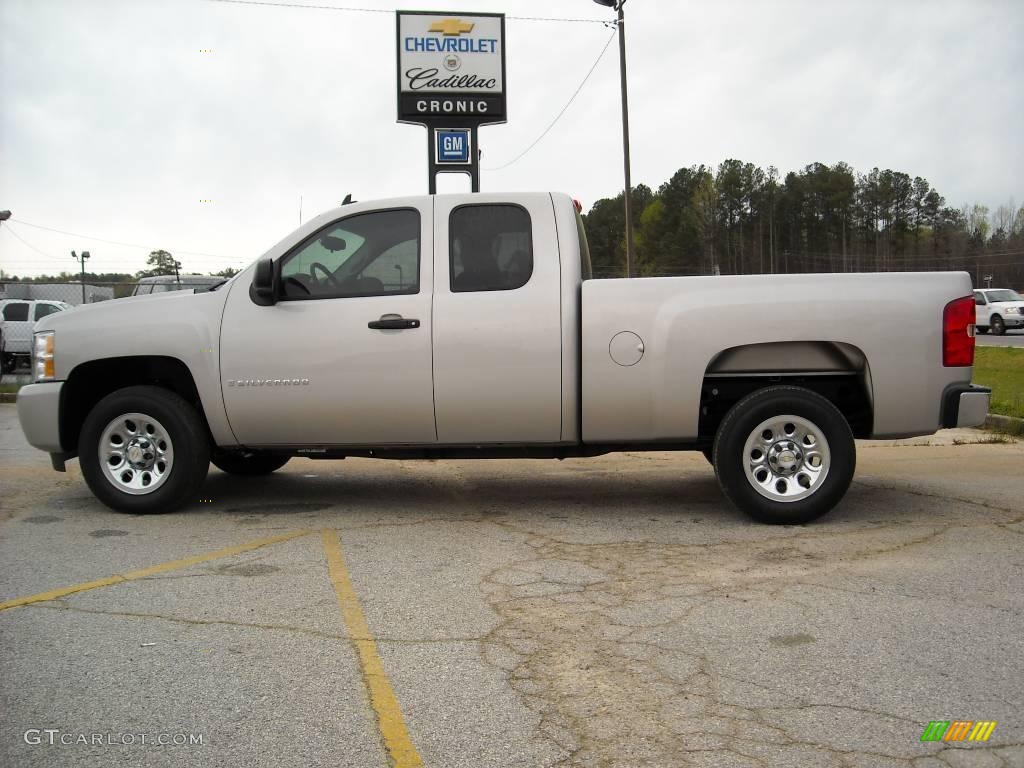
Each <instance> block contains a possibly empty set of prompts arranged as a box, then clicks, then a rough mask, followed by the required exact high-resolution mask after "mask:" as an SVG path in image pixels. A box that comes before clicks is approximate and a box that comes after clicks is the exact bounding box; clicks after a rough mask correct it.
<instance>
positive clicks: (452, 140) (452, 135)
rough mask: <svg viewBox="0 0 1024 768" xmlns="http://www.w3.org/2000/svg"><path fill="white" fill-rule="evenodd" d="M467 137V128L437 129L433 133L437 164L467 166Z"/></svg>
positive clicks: (468, 155)
mask: <svg viewBox="0 0 1024 768" xmlns="http://www.w3.org/2000/svg"><path fill="white" fill-rule="evenodd" d="M469 135H470V130H469V129H468V128H438V129H437V130H436V131H435V132H434V141H435V142H436V145H437V148H436V157H437V162H438V164H441V163H453V164H462V165H466V164H468V163H469V158H470V154H469Z"/></svg>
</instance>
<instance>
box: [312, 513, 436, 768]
mask: <svg viewBox="0 0 1024 768" xmlns="http://www.w3.org/2000/svg"><path fill="white" fill-rule="evenodd" d="M320 535H321V537H322V538H323V542H324V554H325V555H326V556H327V570H328V573H329V574H330V577H331V583H332V584H333V585H334V591H335V593H336V594H337V595H338V605H339V606H340V607H341V616H342V618H343V619H344V621H345V627H346V629H347V630H348V634H349V637H350V638H351V639H352V645H354V646H355V649H356V651H357V653H358V654H359V666H360V672H361V674H362V676H363V683H364V684H365V685H366V690H367V691H368V693H369V695H370V704H371V705H372V706H373V711H374V713H375V714H376V715H377V725H378V727H379V728H380V733H381V736H382V737H383V738H384V746H385V748H386V749H387V751H388V754H389V755H390V757H391V761H392V764H393V765H394V768H417V767H418V766H422V765H423V760H422V759H421V758H420V755H419V752H417V751H416V747H414V746H413V743H412V739H411V738H409V731H408V729H407V728H406V727H405V720H404V719H403V718H402V710H401V709H400V708H399V706H398V699H396V698H395V691H394V689H393V688H392V687H391V682H390V681H389V680H388V676H387V673H386V672H385V671H384V664H383V663H382V662H381V659H380V654H378V653H377V645H376V643H374V641H373V636H372V635H370V628H369V626H367V624H366V616H364V615H363V607H362V606H361V605H360V604H359V597H358V595H356V591H355V589H354V588H353V587H352V579H350V578H349V575H348V569H347V568H345V558H344V557H343V556H342V554H341V540H340V539H339V538H338V532H337V531H334V530H331V529H324V530H322V531H321V532H320Z"/></svg>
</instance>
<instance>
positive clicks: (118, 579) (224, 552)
mask: <svg viewBox="0 0 1024 768" xmlns="http://www.w3.org/2000/svg"><path fill="white" fill-rule="evenodd" d="M309 533H310V531H295V532H293V533H284V534H281V535H280V536H270V537H268V538H266V539H256V540H255V541H247V542H246V543H245V544H239V545H238V546H236V547H225V548H224V549H218V550H217V551H216V552H207V553H206V554H205V555H196V556H194V557H185V558H182V559H181V560H172V561H171V562H169V563H161V564H160V565H153V566H150V567H149V568H143V569H141V570H138V571H129V572H128V573H119V574H116V575H114V576H108V577H107V578H105V579H96V581H87V582H85V583H84V584H75V585H73V586H70V587H62V588H60V589H51V590H50V591H49V592H40V593H39V594H38V595H30V596H28V597H18V598H15V599H14V600H7V601H6V602H3V603H0V611H6V610H7V609H8V608H17V607H18V606H19V605H30V604H32V603H41V602H44V601H46V600H56V599H57V598H59V597H64V596H65V595H73V594H75V593H76V592H85V591H87V590H90V589H96V588H98V587H109V586H110V585H111V584H120V583H122V582H125V581H134V580H136V579H143V578H145V577H146V576H152V575H154V574H157V573H166V572H167V571H176V570H178V569H179V568H188V567H189V566H190V565H198V564H199V563H205V562H207V561H209V560H216V559H217V558H220V557H230V556H231V555H239V554H241V553H242V552H249V551H250V550H253V549H259V548H260V547H266V546H268V545H270V544H277V543H279V542H282V541H288V540H289V539H295V538H298V537H299V536H306V535H307V534H309Z"/></svg>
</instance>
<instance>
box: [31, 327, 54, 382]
mask: <svg viewBox="0 0 1024 768" xmlns="http://www.w3.org/2000/svg"><path fill="white" fill-rule="evenodd" d="M32 372H33V374H34V377H35V380H36V381H37V382H38V381H53V378H54V376H53V331H43V332H42V333H37V334H36V335H35V341H34V342H33V343H32Z"/></svg>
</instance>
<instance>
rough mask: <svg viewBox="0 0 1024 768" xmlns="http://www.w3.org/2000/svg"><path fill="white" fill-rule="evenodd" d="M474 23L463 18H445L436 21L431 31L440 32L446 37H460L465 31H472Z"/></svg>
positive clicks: (431, 26)
mask: <svg viewBox="0 0 1024 768" xmlns="http://www.w3.org/2000/svg"><path fill="white" fill-rule="evenodd" d="M473 27H474V25H473V24H470V23H469V22H468V21H463V20H462V19H445V20H444V21H435V22H434V23H433V24H431V25H430V30H429V31H430V32H440V33H441V34H442V35H445V36H446V37H458V36H459V35H461V34H462V33H463V32H467V33H469V32H472V31H473Z"/></svg>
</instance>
